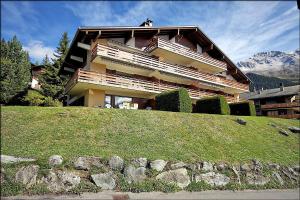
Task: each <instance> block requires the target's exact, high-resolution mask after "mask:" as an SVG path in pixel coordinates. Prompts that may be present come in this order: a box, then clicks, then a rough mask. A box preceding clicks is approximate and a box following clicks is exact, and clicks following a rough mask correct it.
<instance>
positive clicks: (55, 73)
mask: <svg viewBox="0 0 300 200" xmlns="http://www.w3.org/2000/svg"><path fill="white" fill-rule="evenodd" d="M68 50H69V39H68V34H67V33H66V32H64V33H63V35H62V37H61V39H60V41H59V45H58V47H57V48H56V51H55V53H54V57H55V58H54V59H52V63H51V62H50V60H49V58H48V56H47V55H46V56H45V58H44V59H43V61H42V64H43V65H44V66H45V69H44V72H43V73H42V74H41V75H40V77H39V82H40V83H41V88H42V93H43V94H44V95H45V96H50V97H52V98H59V97H60V96H61V95H62V94H63V90H64V85H65V82H66V80H65V79H63V78H62V77H60V76H59V70H60V69H61V67H62V64H63V61H64V59H65V57H66V55H67V53H68Z"/></svg>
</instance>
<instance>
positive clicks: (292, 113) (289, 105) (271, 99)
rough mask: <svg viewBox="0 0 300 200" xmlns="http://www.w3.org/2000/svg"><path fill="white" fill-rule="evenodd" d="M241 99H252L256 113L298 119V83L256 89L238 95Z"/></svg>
mask: <svg viewBox="0 0 300 200" xmlns="http://www.w3.org/2000/svg"><path fill="white" fill-rule="evenodd" d="M240 97H241V99H245V100H253V101H254V104H255V108H256V114H257V115H262V116H270V117H279V118H287V119H293V118H296V119H300V85H296V86H289V87H284V86H283V84H280V87H279V88H274V89H268V90H263V89H261V90H258V91H254V92H249V93H243V94H241V95H240Z"/></svg>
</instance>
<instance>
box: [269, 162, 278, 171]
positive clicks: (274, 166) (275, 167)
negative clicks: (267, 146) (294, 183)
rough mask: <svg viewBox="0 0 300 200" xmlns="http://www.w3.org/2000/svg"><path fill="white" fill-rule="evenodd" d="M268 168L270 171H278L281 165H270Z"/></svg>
mask: <svg viewBox="0 0 300 200" xmlns="http://www.w3.org/2000/svg"><path fill="white" fill-rule="evenodd" d="M268 166H269V168H270V169H276V170H279V169H280V165H278V164H276V163H269V164H268Z"/></svg>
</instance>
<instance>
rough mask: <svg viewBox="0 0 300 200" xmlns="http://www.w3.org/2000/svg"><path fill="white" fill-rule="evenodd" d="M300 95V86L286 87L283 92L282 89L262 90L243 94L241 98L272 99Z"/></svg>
mask: <svg viewBox="0 0 300 200" xmlns="http://www.w3.org/2000/svg"><path fill="white" fill-rule="evenodd" d="M299 93H300V85H295V86H288V87H284V88H283V91H281V90H280V88H274V89H268V90H261V91H259V92H258V91H256V92H248V93H243V94H241V98H245V99H250V100H254V99H264V98H272V97H280V96H290V95H296V94H299Z"/></svg>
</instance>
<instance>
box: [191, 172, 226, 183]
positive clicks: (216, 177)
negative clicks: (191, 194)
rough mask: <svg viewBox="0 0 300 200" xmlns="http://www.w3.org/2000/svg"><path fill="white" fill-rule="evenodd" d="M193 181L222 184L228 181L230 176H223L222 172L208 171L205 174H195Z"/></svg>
mask: <svg viewBox="0 0 300 200" xmlns="http://www.w3.org/2000/svg"><path fill="white" fill-rule="evenodd" d="M195 181H196V182H199V181H204V182H205V183H207V184H209V185H211V186H224V185H227V184H228V183H229V181H230V178H229V177H227V176H225V175H224V174H219V173H215V172H208V173H205V174H200V175H196V177H195Z"/></svg>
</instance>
